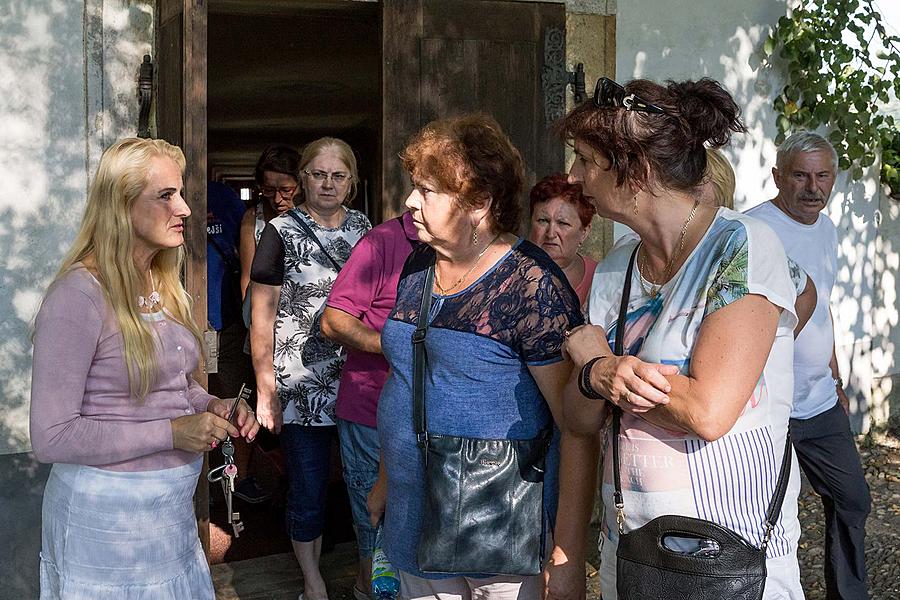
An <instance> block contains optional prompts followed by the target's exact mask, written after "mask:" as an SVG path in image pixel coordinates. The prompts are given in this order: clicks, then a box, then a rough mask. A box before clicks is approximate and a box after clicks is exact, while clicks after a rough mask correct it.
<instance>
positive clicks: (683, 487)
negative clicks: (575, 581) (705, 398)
mask: <svg viewBox="0 0 900 600" xmlns="http://www.w3.org/2000/svg"><path fill="white" fill-rule="evenodd" d="M637 244H638V241H637V240H635V239H633V238H630V239H629V238H626V239H623V240H620V242H619V243H618V244H617V245H616V247H615V248H613V250H612V252H611V253H610V254H609V256H607V258H606V259H605V260H604V261H603V262H602V263H601V264H600V266H599V267H598V268H597V271H596V274H595V275H594V282H593V285H592V287H591V295H590V298H589V308H588V312H589V319H590V322H591V323H593V324H595V325H600V326H602V327H603V328H604V329H605V331H606V333H607V336H608V338H609V342H610V344H613V341H614V339H615V330H616V326H615V324H616V320H617V317H618V311H619V304H620V301H621V295H622V284H623V281H624V277H625V272H626V269H627V266H628V260H629V258H630V256H631V253H632V251H633V250H634V248H635V247H636V246H637ZM639 278H640V274H639V272H638V269H637V268H635V269H634V272H633V275H632V284H631V294H630V297H629V302H628V310H627V317H626V333H625V350H626V352H627V353H629V354H632V355H635V356H638V357H639V358H641V359H642V360H645V361H648V362H656V363H665V364H674V365H678V367H679V368H680V370H681V372H682V373H683V374H687V373H689V371H690V360H691V354H692V352H693V349H694V344H695V343H696V340H697V337H698V333H699V330H700V327H701V325H702V323H703V320H704V319H705V318H706V317H707V316H708V315H710V314H712V313H713V312H715V311H716V310H718V309H720V308H723V307H725V306H727V305H729V304H731V303H732V302H735V301H737V300H740V299H741V298H743V297H744V296H745V295H747V294H758V295H761V296H764V297H766V298H767V299H768V300H769V301H770V302H772V303H773V304H774V305H776V306H778V307H780V308H781V309H782V312H781V317H780V319H779V322H778V329H777V333H776V338H775V342H774V344H773V346H772V350H771V352H770V353H769V357H768V360H767V361H766V364H765V367H764V369H763V373H762V375H761V376H760V379H759V382H758V383H757V385H756V388H755V390H754V392H753V394H752V396H751V397H750V398H748V399H747V403H746V405H745V407H744V410H743V411H742V412H741V415H740V417H739V418H738V420H737V422H736V423H735V425H734V427H732V429H731V430H730V431H729V432H728V433H727V434H726V435H725V436H723V437H722V438H720V439H718V440H716V441H714V442H706V441H704V440H702V439H700V438H698V437H697V436H694V435H689V434H686V433H683V432H678V431H671V430H667V429H664V428H662V427H658V426H655V425H653V424H651V423H649V422H647V421H644V420H643V419H641V418H639V417H636V416H634V415H630V414H624V415H623V416H622V431H621V433H620V438H619V448H620V456H621V465H622V489H623V493H624V501H625V515H626V525H625V529H626V531H631V530H633V529H636V528H638V527H640V526H642V525H644V524H645V523H647V522H648V521H650V520H652V519H654V518H656V517H658V516H660V515H664V514H680V515H687V516H691V517H698V518H701V519H707V520H710V521H714V522H716V523H719V524H721V525H723V526H725V527H728V528H730V529H732V530H733V531H735V532H737V533H738V534H740V535H741V536H742V537H743V538H744V539H745V540H747V541H749V542H750V543H752V544H754V545H756V546H757V547H759V545H760V543H761V540H762V536H763V534H764V531H765V527H764V525H763V523H764V515H765V511H766V508H767V506H768V503H769V501H770V500H771V498H772V496H773V494H774V490H775V483H776V479H777V476H778V470H779V467H780V465H781V459H782V456H783V450H784V442H785V436H786V434H787V425H788V416H789V414H790V410H791V399H792V390H793V373H792V369H791V364H792V363H793V328H794V326H795V325H796V323H797V317H796V315H795V313H794V303H795V300H796V291H795V284H794V283H793V281H792V280H791V275H790V272H789V269H788V265H787V258H786V256H785V254H784V250H783V249H782V246H781V243H780V242H779V241H778V238H777V237H776V235H775V233H774V232H773V231H772V230H771V229H770V228H769V227H767V226H766V225H765V224H764V223H762V222H760V221H757V220H755V219H751V218H748V217H746V216H744V215H741V214H739V213H736V212H734V211H732V210H729V209H727V208H720V209H719V211H718V213H717V215H716V218H715V219H714V221H713V222H712V224H711V225H710V226H709V229H708V230H707V232H706V233H705V234H704V237H703V238H702V239H701V241H700V243H699V244H698V245H697V247H696V248H694V250H693V252H691V254H690V256H688V258H687V260H686V261H685V263H684V265H682V267H681V269H679V271H678V273H676V274H675V276H674V277H673V278H672V279H671V280H670V281H669V282H668V283H666V284H665V285H664V286H662V289H661V290H660V293H659V295H657V296H656V298H654V299H652V300H651V299H650V298H649V297H648V296H647V295H646V294H645V293H644V291H643V289H642V287H641V284H640V280H639ZM645 285H647V286H648V287H649V284H646V282H645ZM609 437H610V438H611V436H609ZM610 443H611V439H610V440H608V441H607V448H606V452H605V455H604V456H605V458H604V475H603V495H604V506H605V507H606V509H607V510H606V516H605V519H604V526H603V529H604V536H603V537H604V538H605V540H604V545H603V549H602V552H603V558H602V561H601V562H602V567H601V577H602V579H601V583H602V584H603V585H604V598H605V597H606V595H607V590H608V589H610V586H611V587H612V589H614V588H615V584H614V580H615V560H611V559H609V557H611V556H614V554H615V553H614V547H615V545H616V544H617V543H618V533H617V529H616V515H615V509H614V503H613V498H612V495H613V489H614V488H613V479H612V477H613V475H612V451H611V446H610ZM799 488H800V479H799V473H798V472H797V464H796V460H794V461H793V464H792V473H791V480H790V483H789V486H788V491H787V494H786V497H785V500H784V505H783V507H782V511H781V515H780V520H779V523H778V525H777V526H776V528H775V530H774V532H773V536H772V539H771V542H770V544H769V546H768V553H767V558H768V560H767V566H768V571H769V580H768V581H767V583H766V598H776V597H779V598H802V597H803V594H802V591H801V590H800V580H799V572H798V570H797V559H796V548H797V540H798V539H799V536H800V528H799V523H798V521H797V495H798V492H799ZM778 594H781V595H780V596H779V595H778Z"/></svg>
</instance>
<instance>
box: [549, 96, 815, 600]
mask: <svg viewBox="0 0 900 600" xmlns="http://www.w3.org/2000/svg"><path fill="white" fill-rule="evenodd" d="M739 116H740V109H739V108H738V106H737V104H736V103H735V102H734V100H733V99H732V97H731V95H730V94H729V93H728V92H727V91H726V90H724V89H723V88H722V87H721V85H720V84H718V83H717V82H715V81H713V80H710V79H702V80H700V81H696V82H695V81H684V82H672V81H669V82H667V83H666V84H665V85H659V84H657V83H654V82H651V81H646V80H635V81H631V82H629V83H628V84H627V85H626V86H625V87H622V86H619V85H618V84H616V83H615V82H612V81H610V80H607V79H603V80H601V81H600V82H599V83H598V86H597V91H596V93H595V96H594V99H593V101H588V102H585V103H584V104H582V105H580V106H578V107H576V108H575V109H573V110H572V111H571V112H570V113H569V114H568V115H567V116H566V118H565V121H564V123H563V131H564V134H565V136H566V137H567V138H568V139H569V140H572V142H573V143H574V150H575V162H574V164H573V165H572V167H571V170H570V172H569V180H570V181H572V182H573V183H581V184H582V186H583V189H584V193H585V195H586V196H588V197H589V198H591V199H592V201H593V203H594V205H595V206H596V208H597V212H598V214H600V215H601V216H604V217H607V218H610V219H613V220H615V221H617V222H619V223H623V224H625V225H627V226H628V227H630V228H631V229H632V230H633V231H634V232H635V233H636V234H637V236H636V237H626V238H623V239H622V240H620V242H619V243H617V244H616V246H615V247H614V248H613V250H612V251H611V252H610V253H609V255H607V257H606V258H605V259H604V261H603V262H602V263H601V264H600V266H599V267H598V269H597V273H596V275H595V277H594V281H593V285H592V288H591V293H590V296H589V299H588V314H589V324H588V325H585V326H584V327H581V328H577V329H575V330H574V331H572V332H570V334H569V335H568V338H567V342H566V344H565V348H564V350H565V352H566V353H567V354H568V356H570V357H571V359H572V361H573V362H574V364H575V369H574V371H573V378H572V380H571V381H570V383H569V388H568V391H569V392H570V393H569V394H567V395H566V404H565V414H566V421H567V424H568V425H569V426H571V427H573V428H578V429H580V430H581V431H583V432H595V431H598V430H600V429H601V427H603V426H604V423H605V422H606V419H607V417H608V416H610V414H611V413H613V412H617V413H618V414H620V415H621V416H620V419H619V425H620V433H619V435H618V440H617V441H618V448H619V452H620V458H619V463H620V465H621V466H622V467H621V477H620V480H621V488H622V490H623V493H624V503H623V510H624V521H623V522H622V524H621V525H618V524H617V510H616V506H615V502H614V488H615V480H614V469H613V460H614V459H613V452H612V446H611V443H612V442H613V441H615V440H613V437H614V436H613V435H612V434H611V435H609V436H607V437H608V440H607V449H606V452H605V453H604V475H603V484H602V492H603V499H604V507H605V511H606V515H605V519H604V524H603V532H602V534H601V538H600V545H601V572H600V577H601V579H600V581H601V588H602V593H603V597H604V598H605V599H610V598H612V599H615V598H616V597H617V591H618V593H622V594H623V595H626V596H627V597H643V596H642V595H641V590H642V589H643V590H644V592H646V591H647V589H648V588H647V587H646V586H648V585H651V584H652V582H649V581H634V580H630V579H625V578H623V580H622V581H617V572H616V566H617V558H616V552H617V548H618V544H619V536H620V535H621V534H622V533H631V532H634V531H635V530H636V529H638V528H640V527H641V526H643V525H645V524H646V523H648V522H649V521H651V520H653V519H655V518H656V517H659V516H661V515H672V514H675V515H686V516H689V517H694V518H700V519H704V520H707V521H713V522H715V523H717V524H718V525H721V526H724V527H727V528H729V529H731V530H732V531H733V532H735V533H737V534H738V535H740V536H741V537H742V538H743V539H744V540H746V541H747V542H749V543H750V544H752V545H753V546H754V547H756V548H760V547H761V546H763V540H764V538H765V535H766V527H765V523H764V519H765V517H764V515H765V512H766V509H767V506H768V504H769V502H770V500H771V499H772V497H773V493H774V490H775V488H776V478H777V477H778V473H779V469H780V466H781V462H782V457H783V456H784V449H785V441H786V435H787V423H788V417H789V415H790V411H791V402H792V394H793V389H792V388H793V374H792V358H791V357H792V355H793V329H794V326H795V324H796V323H797V320H798V315H797V311H796V310H795V307H794V304H795V298H796V295H797V292H796V290H795V284H794V283H793V282H792V280H791V274H790V272H789V268H788V262H787V258H786V256H785V252H784V249H783V247H782V245H781V243H780V242H779V240H778V238H777V236H776V235H775V234H774V233H773V232H772V230H771V229H770V228H769V227H768V226H766V225H765V224H764V223H762V222H761V221H758V220H756V219H753V218H751V217H747V216H745V215H742V214H739V213H736V212H734V211H732V210H730V209H728V208H724V207H715V206H710V205H707V204H704V203H703V202H702V201H701V200H702V187H703V185H704V172H705V171H706V168H707V154H706V148H707V147H712V148H717V147H721V146H723V145H725V144H726V143H728V141H729V139H730V137H731V135H732V134H733V133H737V132H743V131H744V126H743V124H742V123H741V121H740V118H739ZM626 278H628V280H629V281H630V292H629V294H628V297H627V300H626V301H627V307H626V311H625V313H626V314H625V320H624V331H623V334H624V344H623V346H624V356H615V355H614V354H613V351H612V346H613V344H614V340H615V337H616V333H617V321H618V317H619V311H620V303H621V302H622V297H623V292H624V290H623V288H624V287H625V282H626ZM613 424H614V425H615V421H613ZM789 469H790V471H791V473H790V480H789V484H788V487H787V493H786V497H785V500H784V503H783V507H782V509H781V512H780V516H779V518H778V519H777V521H776V523H775V527H774V530H773V531H772V533H771V539H770V540H769V541H768V545H767V546H766V567H767V570H768V577H767V579H766V582H765V596H764V597H765V598H771V599H774V598H785V599H788V598H790V599H799V598H803V592H802V590H801V588H800V576H799V570H798V564H797V555H796V550H797V541H798V538H799V535H800V529H799V523H798V520H797V495H798V491H799V484H800V482H799V478H798V477H797V475H798V473H797V469H796V464H791V466H790V467H789ZM619 516H622V515H619ZM663 543H664V544H665V545H666V547H667V548H668V549H669V551H670V552H671V553H672V554H673V555H674V554H687V555H693V556H702V555H703V553H704V552H711V551H714V550H715V549H714V548H713V547H712V546H708V545H704V544H705V541H704V540H699V539H693V538H689V537H679V536H674V537H672V538H668V537H667V538H666V539H665V540H663ZM651 550H652V548H651ZM617 586H618V590H617ZM642 586H644V587H643V588H642ZM635 593H636V594H637V595H632V594H635ZM658 597H663V596H658ZM665 597H669V596H665Z"/></svg>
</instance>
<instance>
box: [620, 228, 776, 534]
mask: <svg viewBox="0 0 900 600" xmlns="http://www.w3.org/2000/svg"><path fill="white" fill-rule="evenodd" d="M640 247H641V246H640V244H638V245H637V247H636V248H635V249H634V252H632V253H631V259H630V260H629V261H628V269H627V271H626V272H625V283H624V284H623V285H622V301H621V304H620V305H619V317H618V320H617V321H616V342H615V347H614V348H613V353H614V354H615V355H616V356H622V355H624V354H625V343H624V342H625V316H626V312H627V309H628V299H629V297H630V296H631V276H632V273H633V272H634V262H635V258H636V257H637V253H638V250H639V249H640ZM621 416H622V409H621V408H619V407H618V406H615V405H613V444H612V454H613V479H614V482H613V483H614V484H615V492H614V493H613V500H614V502H615V506H616V523H617V525H618V528H619V535H621V534H622V533H623V532H624V528H625V502H624V500H623V497H622V477H621V469H620V464H619V431H620V429H621V424H620V419H621ZM790 478H791V434H790V432H787V434H786V435H785V439H784V454H783V455H782V457H781V468H780V469H779V471H778V480H777V482H776V484H775V493H774V494H773V495H772V499H771V500H770V501H769V506H768V508H766V521H765V527H766V530H765V534H764V535H763V541H762V546H761V548H760V550H762V551H765V549H766V547H767V546H768V544H769V540H770V539H771V537H772V532H773V531H774V529H775V525H776V521H777V520H778V515H780V514H781V506H782V504H784V496H785V494H786V493H787V486H788V481H789V480H790Z"/></svg>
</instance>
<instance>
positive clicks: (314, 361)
mask: <svg viewBox="0 0 900 600" xmlns="http://www.w3.org/2000/svg"><path fill="white" fill-rule="evenodd" d="M294 215H296V216H294ZM297 217H299V218H300V219H303V221H304V222H306V224H307V225H309V227H310V228H311V229H312V231H313V232H314V233H315V234H316V236H317V237H318V238H319V241H320V242H322V244H323V245H324V246H325V249H326V250H327V251H328V254H329V255H330V256H331V258H333V259H334V260H335V261H336V262H337V263H338V264H339V265H343V264H344V262H346V260H347V259H348V258H349V257H350V252H351V251H352V250H353V247H354V246H355V245H356V242H358V241H359V239H360V238H361V237H362V236H363V235H364V234H365V233H366V232H367V231H368V230H369V229H371V228H372V224H371V223H369V219H367V218H366V216H365V215H364V214H363V213H361V212H359V211H356V210H352V209H348V210H347V214H346V216H345V217H344V222H343V223H342V224H341V226H340V227H337V228H334V229H328V228H325V227H322V226H321V225H319V224H318V223H316V222H315V221H314V220H313V219H312V218H311V217H310V216H309V215H308V214H306V213H305V212H304V211H302V210H300V209H298V208H294V209H291V210H290V211H288V212H287V213H286V214H284V215H281V216H279V217H276V218H274V219H272V220H271V221H269V223H268V225H266V228H265V229H264V230H263V233H262V236H261V237H260V240H259V244H258V246H257V248H256V255H255V257H254V259H253V267H252V269H251V273H250V279H251V280H253V281H255V282H257V283H262V284H265V285H277V286H281V295H280V297H279V299H278V308H277V311H276V314H275V352H274V357H273V358H274V360H273V367H274V369H275V387H276V390H277V391H278V397H279V399H280V400H281V408H282V410H283V411H284V422H285V423H295V424H299V425H333V424H334V403H335V399H336V398H337V391H338V383H339V381H340V379H341V369H342V368H343V366H344V353H343V350H342V348H341V347H340V346H338V345H336V344H333V343H332V342H330V341H328V340H327V339H325V338H324V337H323V336H322V335H321V331H320V329H319V320H320V318H321V316H322V311H323V310H324V309H325V300H326V299H327V298H328V294H329V293H330V292H331V286H332V285H333V284H334V280H335V277H337V271H336V270H335V267H334V265H333V264H332V262H331V260H329V258H328V256H326V255H325V253H323V252H322V250H320V249H319V246H318V244H316V242H315V241H314V240H312V239H311V238H309V237H308V236H307V235H306V234H305V233H304V232H303V230H302V229H301V228H300V225H299V224H298V223H297Z"/></svg>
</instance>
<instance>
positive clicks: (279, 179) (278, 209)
mask: <svg viewBox="0 0 900 600" xmlns="http://www.w3.org/2000/svg"><path fill="white" fill-rule="evenodd" d="M253 176H254V179H255V180H256V186H257V190H258V191H259V196H260V200H259V202H257V204H256V206H254V207H252V208H250V209H248V210H247V212H246V213H245V214H244V218H243V220H242V221H241V239H240V248H239V254H240V258H241V292H242V294H243V295H244V296H246V295H247V287H248V286H249V285H250V266H251V265H252V264H253V257H254V256H255V255H256V244H258V243H259V237H260V236H261V235H262V232H263V229H265V227H266V223H268V222H269V221H271V220H272V219H273V218H275V217H277V216H279V215H283V214H284V213H286V212H287V211H289V210H290V209H292V208H293V207H294V196H295V195H296V193H297V184H298V181H299V177H300V153H299V152H297V151H296V150H295V149H294V148H291V147H290V146H285V145H283V144H273V145H271V146H269V147H268V148H266V149H265V150H263V153H262V154H260V155H259V160H257V161H256V168H255V169H254V170H253ZM247 325H248V327H249V323H247Z"/></svg>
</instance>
